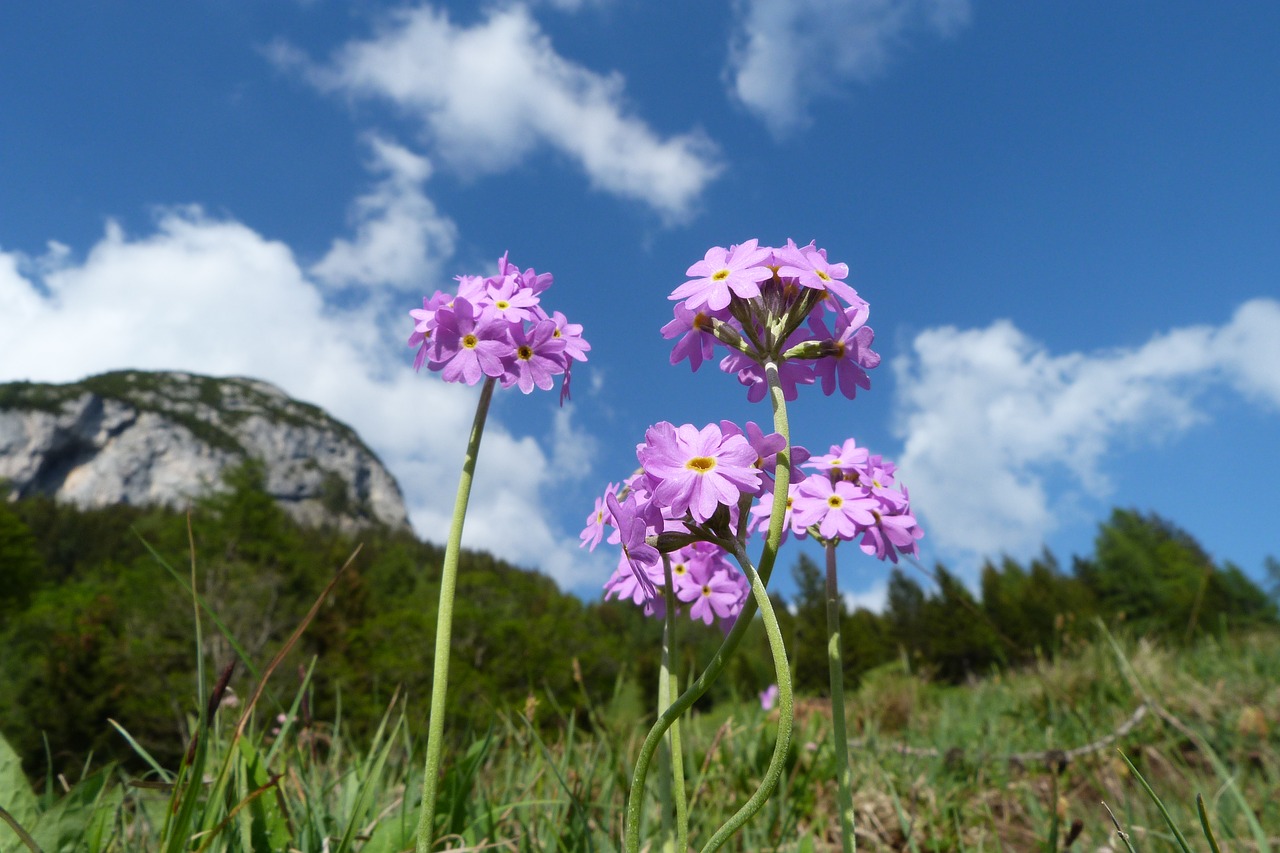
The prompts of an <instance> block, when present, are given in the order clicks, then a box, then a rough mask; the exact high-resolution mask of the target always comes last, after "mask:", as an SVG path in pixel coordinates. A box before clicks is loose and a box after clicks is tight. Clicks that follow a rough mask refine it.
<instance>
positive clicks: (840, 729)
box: [826, 540, 857, 853]
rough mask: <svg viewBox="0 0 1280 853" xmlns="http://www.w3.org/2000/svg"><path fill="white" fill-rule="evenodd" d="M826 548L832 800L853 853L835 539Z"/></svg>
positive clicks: (847, 850)
mask: <svg viewBox="0 0 1280 853" xmlns="http://www.w3.org/2000/svg"><path fill="white" fill-rule="evenodd" d="M826 552H827V664H828V667H829V670H830V678H831V740H832V747H833V748H834V749H835V758H836V803H837V806H838V807H839V809H840V844H841V850H842V851H843V853H853V851H854V849H855V847H856V846H857V839H856V838H855V837H854V834H853V820H854V814H853V769H852V768H851V767H850V765H849V733H848V731H847V728H846V724H845V703H844V654H843V650H842V648H841V640H840V610H841V608H840V588H839V585H838V584H837V583H836V542H835V541H832V540H828V541H827V543H826Z"/></svg>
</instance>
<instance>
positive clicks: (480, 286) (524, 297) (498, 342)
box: [409, 255, 591, 405]
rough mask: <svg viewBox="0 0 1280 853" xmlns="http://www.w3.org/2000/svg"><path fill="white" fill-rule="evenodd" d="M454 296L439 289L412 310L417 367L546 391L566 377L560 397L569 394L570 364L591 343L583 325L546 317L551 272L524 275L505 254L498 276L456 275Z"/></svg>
mask: <svg viewBox="0 0 1280 853" xmlns="http://www.w3.org/2000/svg"><path fill="white" fill-rule="evenodd" d="M457 281H458V289H457V292H456V293H453V294H449V293H445V292H443V291H437V292H436V293H435V294H433V295H431V296H429V297H426V298H424V299H423V300H422V308H415V309H413V310H411V311H410V312H409V315H410V317H412V318H413V320H414V327H413V333H412V334H411V335H410V336H409V345H410V346H412V347H417V348H418V352H417V353H416V355H415V356H414V362H413V366H414V369H415V370H417V369H421V367H422V366H423V365H424V364H425V365H427V367H428V368H430V369H431V370H438V371H440V375H441V378H443V379H444V380H445V381H446V382H464V383H466V384H468V385H474V384H476V383H477V382H479V381H480V380H481V379H482V378H483V377H491V378H501V379H502V385H503V387H504V388H507V387H510V386H512V385H518V386H520V390H521V391H523V392H524V393H526V394H528V393H530V392H531V391H533V389H534V388H535V387H536V388H542V389H544V390H546V389H550V388H551V386H552V385H553V384H554V382H553V377H555V376H560V375H563V376H564V380H563V383H562V385H561V393H560V402H561V404H562V405H563V403H564V401H565V400H566V399H567V398H568V396H569V394H568V392H569V365H570V363H571V362H572V361H586V359H587V356H586V353H587V351H588V350H590V349H591V345H590V344H588V343H587V342H586V340H584V339H583V337H582V327H581V326H579V325H576V324H573V323H570V322H568V320H567V319H566V318H565V316H564V315H563V314H561V313H560V312H558V311H557V312H554V313H553V314H552V315H550V316H549V315H548V314H547V313H546V311H544V310H543V309H542V307H541V305H540V304H539V302H540V298H539V294H541V293H542V292H543V291H545V290H546V289H547V288H548V287H549V286H550V285H551V281H552V279H551V275H550V274H548V273H542V274H538V273H536V272H534V271H533V270H532V269H528V270H525V271H524V272H523V273H522V272H520V271H519V269H518V268H517V267H516V266H515V265H514V264H512V263H511V262H510V261H508V260H507V256H506V255H503V256H502V257H501V258H499V259H498V274H497V275H495V276H489V277H487V278H485V277H482V276H475V275H461V276H458V278H457Z"/></svg>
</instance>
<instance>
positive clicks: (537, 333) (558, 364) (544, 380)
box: [502, 320, 565, 394]
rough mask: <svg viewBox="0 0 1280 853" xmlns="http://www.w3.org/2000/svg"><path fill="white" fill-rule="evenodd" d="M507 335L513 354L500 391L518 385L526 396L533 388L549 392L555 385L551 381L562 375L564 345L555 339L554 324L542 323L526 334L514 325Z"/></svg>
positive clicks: (548, 321) (547, 321) (552, 322)
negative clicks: (535, 386) (509, 337)
mask: <svg viewBox="0 0 1280 853" xmlns="http://www.w3.org/2000/svg"><path fill="white" fill-rule="evenodd" d="M509 332H510V336H511V345H512V347H513V348H514V350H513V353H512V357H511V358H510V359H509V360H508V364H509V368H508V372H507V373H506V374H504V375H503V377H502V387H504V388H510V387H511V386H512V385H517V384H518V385H519V386H520V390H521V391H523V392H524V393H526V394H528V393H530V392H531V391H533V386H534V385H537V386H538V387H539V388H541V389H542V390H544V391H548V390H550V389H551V386H552V384H554V383H553V380H552V378H551V377H553V376H557V375H559V374H561V373H564V371H565V360H564V346H565V344H564V341H563V340H561V339H560V338H557V337H556V336H555V332H556V324H555V322H554V321H552V320H543V321H541V322H539V323H537V324H535V325H534V326H533V328H532V329H529V330H528V331H526V330H525V329H524V327H523V326H522V325H521V324H516V325H514V326H511V327H510V329H509Z"/></svg>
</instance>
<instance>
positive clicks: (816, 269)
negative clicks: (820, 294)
mask: <svg viewBox="0 0 1280 853" xmlns="http://www.w3.org/2000/svg"><path fill="white" fill-rule="evenodd" d="M775 254H776V257H777V260H778V263H779V266H778V276H779V277H780V278H794V279H795V280H796V281H797V282H798V283H800V284H801V285H803V286H804V287H810V288H813V289H814V290H824V291H827V292H828V293H834V294H835V295H836V296H839V297H840V298H841V299H843V300H844V301H845V302H847V303H848V304H849V305H855V304H857V303H859V302H861V301H862V298H861V297H860V296H858V292H857V291H856V290H854V289H853V288H852V287H850V286H849V285H847V284H845V283H844V282H843V281H841V279H844V278H847V277H848V275H849V267H847V266H846V265H844V264H831V263H828V262H827V250H826V249H819V248H818V247H817V246H815V245H814V244H813V243H812V242H810V243H809V245H807V246H803V247H797V246H796V244H795V243H794V242H792V241H791V240H788V241H787V247H786V248H785V249H778V250H777V252H776V253H775Z"/></svg>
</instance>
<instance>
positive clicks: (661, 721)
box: [623, 361, 791, 853]
mask: <svg viewBox="0 0 1280 853" xmlns="http://www.w3.org/2000/svg"><path fill="white" fill-rule="evenodd" d="M764 374H765V378H766V380H767V381H768V383H769V397H770V402H771V403H772V404H773V431H774V432H777V433H780V434H781V435H782V436H783V438H785V439H786V440H787V444H786V447H784V448H783V449H782V450H780V451H778V464H777V468H776V470H775V471H774V485H773V509H772V512H771V513H770V515H769V533H768V536H767V537H766V538H765V543H764V549H763V550H762V551H761V553H760V562H759V564H758V565H757V568H756V571H757V572H758V573H759V578H760V583H761V584H762V585H765V586H767V585H768V583H769V575H770V574H771V573H772V572H773V565H774V562H775V561H776V560H777V558H778V546H779V545H780V544H781V542H782V528H783V523H784V522H785V520H786V512H787V489H788V487H789V486H790V485H791V428H790V426H789V424H788V422H787V404H786V400H785V398H784V396H783V393H782V383H781V382H779V380H778V365H777V363H775V362H772V361H770V362H766V363H765V366H764ZM766 600H767V598H766ZM757 607H758V604H757V600H756V597H755V596H754V595H753V596H752V597H751V598H749V599H747V600H746V602H744V603H743V605H742V612H741V613H739V614H738V619H737V621H736V622H734V624H733V628H731V629H730V630H729V633H728V634H727V635H726V636H725V638H724V642H723V643H721V644H720V648H719V649H717V650H716V653H715V654H714V655H712V657H711V661H710V663H708V664H707V668H706V669H704V670H703V671H702V673H701V674H700V675H699V676H698V677H697V679H695V680H694V682H693V684H691V685H689V687H688V689H686V690H685V691H684V693H682V694H680V698H679V699H677V700H676V701H675V702H673V703H671V707H669V708H667V710H666V711H664V712H663V713H662V715H661V716H659V717H658V719H657V720H656V721H655V722H654V724H653V727H652V728H650V729H649V734H648V735H646V736H645V739H644V743H643V744H642V745H641V746H640V755H639V756H638V757H637V758H636V766H635V770H634V772H633V775H632V777H631V790H630V791H629V792H628V794H627V809H626V816H625V820H624V823H623V844H624V849H625V850H626V853H639V851H640V814H641V812H642V811H643V807H644V802H643V797H642V794H643V793H644V783H645V778H646V777H647V775H648V772H649V763H650V762H651V761H652V760H653V753H654V751H655V750H657V748H658V744H660V743H661V742H662V736H663V735H664V734H665V733H666V731H667V729H669V728H671V726H672V725H673V724H674V723H675V721H676V720H678V719H679V718H680V717H681V716H682V715H683V714H684V712H685V711H687V710H689V708H690V707H692V706H693V703H694V702H696V701H698V699H700V698H702V695H703V694H704V693H706V692H707V690H708V689H710V687H711V685H712V684H714V683H715V681H716V679H717V678H719V677H720V674H721V673H723V672H724V670H725V667H727V666H728V665H729V660H730V659H731V658H732V657H733V653H734V652H735V651H737V649H738V645H739V644H740V643H741V642H742V638H743V637H745V636H746V634H747V630H748V628H749V627H750V625H751V620H752V619H753V618H754V617H755V615H756V609H757ZM779 689H781V688H779Z"/></svg>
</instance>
